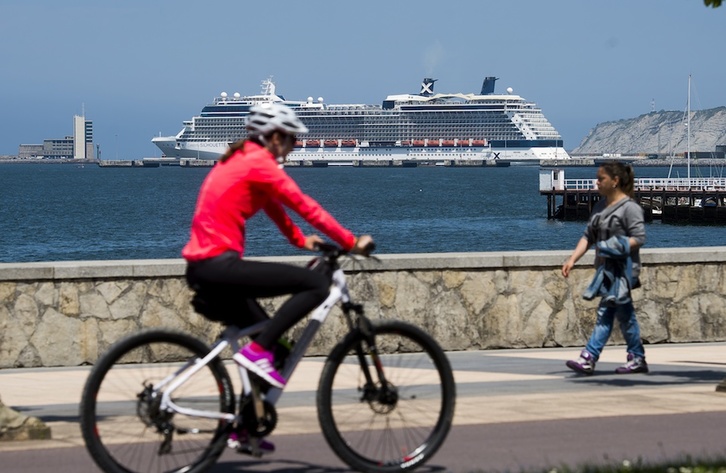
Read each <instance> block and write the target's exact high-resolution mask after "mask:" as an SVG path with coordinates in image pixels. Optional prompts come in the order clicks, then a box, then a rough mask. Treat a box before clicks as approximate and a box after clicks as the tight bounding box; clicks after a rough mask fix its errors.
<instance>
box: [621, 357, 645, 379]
mask: <svg viewBox="0 0 726 473" xmlns="http://www.w3.org/2000/svg"><path fill="white" fill-rule="evenodd" d="M615 372H616V373H617V374H630V373H647V372H648V363H646V362H645V358H643V357H642V356H635V355H633V354H632V353H628V361H627V362H626V363H625V364H624V365H623V366H619V367H617V368H616V369H615Z"/></svg>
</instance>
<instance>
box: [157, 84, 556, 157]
mask: <svg viewBox="0 0 726 473" xmlns="http://www.w3.org/2000/svg"><path fill="white" fill-rule="evenodd" d="M497 80H498V78H496V77H486V78H485V79H484V82H483V84H482V88H481V91H480V93H479V94H474V93H469V94H463V93H434V84H435V82H436V81H437V79H432V78H425V79H424V80H423V83H422V84H421V91H420V92H419V93H418V94H399V95H389V96H388V97H386V99H385V100H383V102H382V104H381V105H366V104H328V103H325V102H324V100H323V99H322V98H318V99H317V100H314V99H313V98H312V97H308V98H307V99H306V100H300V101H294V100H286V99H285V98H284V97H283V96H282V95H278V94H277V92H276V87H275V83H274V82H273V81H272V78H268V79H266V80H264V81H263V82H262V91H261V93H260V94H258V95H247V96H242V95H240V94H239V93H234V94H232V96H229V95H228V94H227V93H225V92H222V93H221V94H220V96H219V97H217V98H216V99H214V102H213V103H211V104H209V105H207V106H205V107H204V108H203V109H202V112H201V114H199V115H198V116H195V117H193V118H192V119H191V120H189V121H185V122H183V128H182V130H181V131H180V132H179V133H178V134H177V135H176V136H167V137H163V136H159V137H155V138H153V139H152V142H153V143H154V144H155V145H156V146H158V147H159V149H161V151H162V152H163V154H164V156H166V157H169V158H179V159H180V160H182V161H190V160H214V159H217V158H218V157H219V156H220V155H221V154H222V153H224V151H225V150H226V148H227V147H228V146H229V144H231V143H233V142H235V141H237V140H239V139H241V138H244V137H245V136H246V131H245V128H244V123H245V116H246V115H247V113H248V112H249V109H250V107H252V106H253V105H255V104H259V103H263V102H281V103H284V104H286V105H288V106H289V107H291V108H293V109H294V110H295V112H296V113H297V114H298V116H299V117H300V119H301V120H302V121H303V123H305V125H306V126H307V127H308V128H309V130H310V131H309V133H306V134H305V135H304V136H299V137H298V141H297V142H296V143H295V148H294V150H293V151H292V153H290V155H289V156H288V161H289V162H290V163H291V164H296V163H297V164H312V165H316V164H320V165H324V164H325V163H329V164H340V165H344V164H356V163H357V164H361V163H363V164H365V163H366V162H389V163H393V162H414V163H415V162H421V163H435V164H442V163H450V164H454V163H462V164H465V163H479V162H482V163H483V162H486V161H493V160H501V161H502V162H505V161H506V162H515V163H516V162H540V161H546V160H561V159H569V155H568V154H567V152H566V151H565V149H564V147H563V142H562V137H561V136H560V134H559V133H558V132H557V130H556V129H555V128H554V126H552V124H551V123H550V122H549V121H548V120H547V118H545V116H544V114H543V113H542V110H541V109H539V108H538V107H537V105H536V104H534V103H532V102H528V101H526V100H525V99H524V98H522V97H520V96H519V95H516V94H514V93H513V91H512V89H511V88H509V89H507V91H506V93H505V94H496V93H494V86H495V82H496V81H497Z"/></svg>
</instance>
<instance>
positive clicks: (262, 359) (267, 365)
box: [232, 342, 287, 388]
mask: <svg viewBox="0 0 726 473" xmlns="http://www.w3.org/2000/svg"><path fill="white" fill-rule="evenodd" d="M232 359H233V360H234V361H236V362H237V363H239V364H240V365H242V366H243V367H244V368H246V369H248V370H249V371H251V372H253V373H254V374H256V375H257V376H259V377H260V378H262V379H264V380H265V381H267V382H268V383H270V384H271V385H272V386H274V387H276V388H282V387H285V384H286V383H287V381H286V380H285V378H283V377H282V376H281V375H280V373H278V372H277V370H276V369H275V357H274V356H273V355H272V353H270V352H269V351H267V350H265V349H264V348H262V347H261V346H260V345H258V344H257V343H255V342H250V343H248V344H247V345H245V346H244V347H242V349H241V350H240V351H239V352H238V353H235V354H234V355H232Z"/></svg>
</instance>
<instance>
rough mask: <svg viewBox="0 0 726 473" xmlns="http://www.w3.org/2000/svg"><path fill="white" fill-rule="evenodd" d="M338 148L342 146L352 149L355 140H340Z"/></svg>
mask: <svg viewBox="0 0 726 473" xmlns="http://www.w3.org/2000/svg"><path fill="white" fill-rule="evenodd" d="M340 146H344V147H346V148H352V147H354V146H355V140H342V141H341V142H340Z"/></svg>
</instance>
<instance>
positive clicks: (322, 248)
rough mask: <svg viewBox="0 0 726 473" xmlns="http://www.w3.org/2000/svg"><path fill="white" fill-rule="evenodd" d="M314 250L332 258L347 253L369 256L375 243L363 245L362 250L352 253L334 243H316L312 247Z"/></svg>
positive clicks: (373, 249) (374, 247)
mask: <svg viewBox="0 0 726 473" xmlns="http://www.w3.org/2000/svg"><path fill="white" fill-rule="evenodd" d="M313 248H314V250H315V251H319V252H320V253H322V254H323V255H324V256H332V257H334V258H337V257H338V256H342V255H347V254H359V255H361V256H365V257H366V258H368V257H370V256H371V253H373V251H375V249H376V244H375V243H374V242H370V243H369V244H367V245H366V246H365V248H364V249H363V251H362V252H360V253H353V252H351V251H348V250H344V249H343V248H341V247H340V246H338V245H336V244H335V243H327V242H323V243H316V244H315V246H314V247H313Z"/></svg>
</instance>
